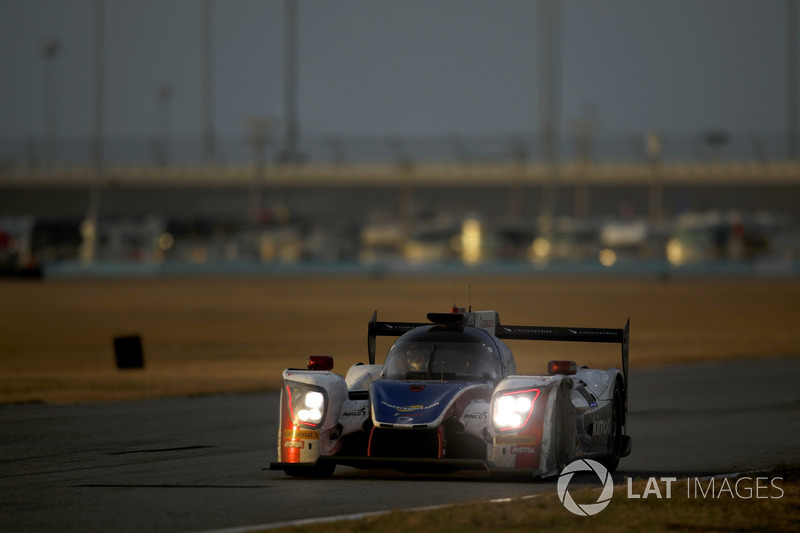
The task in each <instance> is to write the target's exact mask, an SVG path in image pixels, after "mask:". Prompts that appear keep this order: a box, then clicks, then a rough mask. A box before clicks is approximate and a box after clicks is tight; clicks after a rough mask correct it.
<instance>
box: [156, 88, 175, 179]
mask: <svg viewBox="0 0 800 533" xmlns="http://www.w3.org/2000/svg"><path fill="white" fill-rule="evenodd" d="M172 92H173V91H172V85H171V84H169V83H164V84H162V85H161V86H160V87H159V88H158V89H157V90H156V103H157V104H158V123H159V129H160V131H161V139H160V142H159V150H158V155H159V157H158V163H159V164H160V165H162V166H164V165H166V164H167V159H168V157H167V146H168V143H169V101H170V98H172Z"/></svg>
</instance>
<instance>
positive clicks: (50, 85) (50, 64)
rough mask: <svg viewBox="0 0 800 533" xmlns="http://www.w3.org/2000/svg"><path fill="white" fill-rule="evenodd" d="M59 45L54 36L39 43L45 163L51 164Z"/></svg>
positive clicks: (54, 155)
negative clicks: (43, 107) (41, 61)
mask: <svg viewBox="0 0 800 533" xmlns="http://www.w3.org/2000/svg"><path fill="white" fill-rule="evenodd" d="M60 47H61V45H60V44H59V42H58V39H56V38H50V39H46V40H44V41H43V42H42V44H41V51H42V56H43V57H44V61H45V138H44V161H45V165H47V166H53V163H55V157H56V146H55V136H56V70H55V64H56V57H58V51H59V49H60Z"/></svg>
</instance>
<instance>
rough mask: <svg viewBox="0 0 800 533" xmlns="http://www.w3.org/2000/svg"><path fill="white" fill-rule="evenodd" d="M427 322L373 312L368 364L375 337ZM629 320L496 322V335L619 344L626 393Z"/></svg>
mask: <svg viewBox="0 0 800 533" xmlns="http://www.w3.org/2000/svg"><path fill="white" fill-rule="evenodd" d="M429 325H431V323H430V322H378V312H377V311H375V313H373V315H372V319H371V320H370V321H369V326H368V328H367V349H368V351H369V364H371V365H374V364H375V338H376V337H379V336H381V337H399V336H400V335H402V334H403V333H406V332H407V331H411V330H412V329H414V328H418V327H420V326H429ZM630 325H631V319H630V318H629V319H628V321H627V322H626V323H625V327H624V328H622V329H609V328H554V327H542V326H505V325H502V324H497V326H496V329H495V337H497V338H498V339H511V340H532V341H568V342H570V341H571V342H603V343H619V344H621V345H622V376H623V378H624V379H625V384H624V385H625V394H626V396H627V390H628V346H629V331H630Z"/></svg>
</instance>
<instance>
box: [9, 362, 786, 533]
mask: <svg viewBox="0 0 800 533" xmlns="http://www.w3.org/2000/svg"><path fill="white" fill-rule="evenodd" d="M798 378H800V358H793V359H785V358H784V359H759V360H746V361H734V362H727V363H705V364H698V365H691V366H681V367H670V368H661V369H649V370H641V371H633V372H631V397H630V410H629V414H630V424H629V425H630V433H631V435H632V438H633V454H632V455H631V456H630V457H628V458H626V459H624V460H623V461H622V463H621V465H620V470H619V471H618V472H617V474H616V475H615V478H616V479H617V481H620V482H621V481H623V480H624V479H625V477H626V476H631V477H634V476H635V477H647V476H650V475H677V476H685V475H694V474H715V473H729V472H740V471H750V470H754V469H759V468H767V467H770V466H772V465H775V464H778V463H781V462H787V463H791V462H795V463H797V462H800V388H798V387H797V380H798ZM277 402H278V395H277V394H276V393H268V394H252V395H240V396H214V397H202V398H177V399H166V400H148V401H137V402H125V403H108V404H93V405H60V406H59V405H12V406H3V407H0V427H2V435H0V443H1V445H0V467H1V468H0V516H2V520H0V530H2V531H207V530H216V529H224V528H238V527H243V526H249V525H257V524H274V523H278V522H284V521H289V520H297V519H306V518H311V517H326V516H337V515H343V514H350V513H362V512H371V511H380V510H387V509H406V508H414V507H420V506H428V505H436V504H447V503H455V502H469V501H475V500H488V499H495V498H507V497H514V496H522V495H529V494H533V493H537V492H553V493H555V481H544V482H542V481H539V482H514V481H508V480H505V481H497V480H490V479H488V478H487V477H486V476H485V475H483V474H476V473H468V474H463V473H462V474H456V475H451V476H419V475H417V476H413V475H397V474H395V473H392V472H369V471H359V470H354V469H349V468H342V467H340V468H339V469H337V472H336V475H335V476H334V477H333V479H330V480H296V479H292V478H288V477H286V476H285V475H284V474H283V473H282V472H272V471H269V470H265V468H266V467H267V465H268V463H269V462H270V461H272V460H274V457H275V439H276V433H277V432H276V419H277Z"/></svg>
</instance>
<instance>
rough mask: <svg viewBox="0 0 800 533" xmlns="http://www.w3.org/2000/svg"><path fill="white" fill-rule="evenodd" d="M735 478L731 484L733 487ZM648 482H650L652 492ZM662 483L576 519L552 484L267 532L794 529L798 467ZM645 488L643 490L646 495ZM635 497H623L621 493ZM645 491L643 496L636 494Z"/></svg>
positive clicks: (798, 520)
mask: <svg viewBox="0 0 800 533" xmlns="http://www.w3.org/2000/svg"><path fill="white" fill-rule="evenodd" d="M737 481H738V484H737ZM648 483H649V484H650V485H648ZM653 483H657V486H658V491H659V492H658V494H660V496H661V497H660V498H659V497H657V493H656V492H654V490H655V489H654V486H653ZM670 485H671V486H670V488H671V492H670V496H671V497H669V498H667V497H666V482H663V481H660V480H658V481H656V482H650V481H649V480H634V481H632V482H631V486H630V487H629V486H628V483H627V481H626V482H625V483H622V484H619V485H617V486H616V487H615V491H614V496H613V497H612V499H611V502H610V504H609V505H608V507H606V508H605V509H604V510H602V511H601V512H599V513H598V514H596V515H594V516H576V515H574V514H572V513H571V512H569V511H567V510H566V509H565V507H564V506H563V505H562V504H561V502H560V501H559V498H558V495H557V494H556V487H555V484H553V490H552V491H550V492H545V493H542V494H538V495H536V496H533V497H526V498H521V499H513V500H510V501H504V502H497V503H490V502H472V503H468V504H463V505H454V506H449V507H443V508H439V509H434V510H427V511H415V512H409V511H397V512H391V513H387V514H382V515H376V516H371V517H368V518H363V519H360V520H345V521H339V522H329V523H324V524H322V523H320V524H313V525H304V526H296V527H286V528H279V529H271V530H269V531H271V532H283V533H296V532H301V531H302V532H304V533H340V532H341V533H345V532H348V533H349V532H361V533H372V532H375V533H405V532H416V531H426V532H436V533H472V532H482V531H492V533H506V532H508V533H512V532H513V533H517V532H525V531H560V532H573V531H574V532H576V533H578V532H584V531H599V532H610V531H644V532H675V531H689V532H698V531H737V532H750V531H752V532H756V531H758V532H760V531H778V532H787V533H788V532H796V531H797V527H798V524H800V465H781V466H779V467H776V468H775V469H773V470H772V471H770V472H766V473H758V474H756V473H752V474H744V475H741V476H739V477H737V478H730V479H727V480H726V479H722V478H716V479H713V480H712V479H710V478H683V479H678V480H677V481H675V482H673V483H671V484H670ZM648 486H649V489H650V490H649V492H648ZM600 492H601V489H600V488H597V489H594V488H585V489H581V490H578V491H570V495H571V496H572V497H573V498H574V500H575V501H576V502H577V503H579V504H581V503H595V502H596V501H597V498H598V496H599V495H600ZM629 493H630V494H633V495H639V496H640V498H629V497H628V494H629ZM645 493H647V497H642V496H644V494H645Z"/></svg>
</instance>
